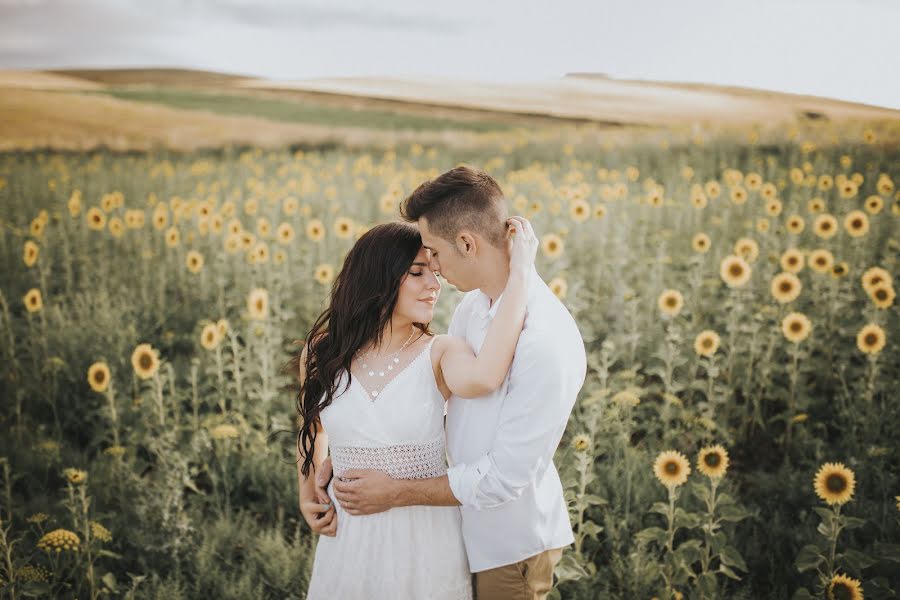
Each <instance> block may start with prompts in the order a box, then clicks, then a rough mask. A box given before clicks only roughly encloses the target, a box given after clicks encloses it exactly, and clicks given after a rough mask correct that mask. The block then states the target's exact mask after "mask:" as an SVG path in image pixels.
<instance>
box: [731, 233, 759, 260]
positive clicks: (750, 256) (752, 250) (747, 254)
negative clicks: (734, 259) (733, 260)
mask: <svg viewBox="0 0 900 600" xmlns="http://www.w3.org/2000/svg"><path fill="white" fill-rule="evenodd" d="M734 253H735V254H737V255H738V256H740V257H741V258H743V259H744V260H746V261H747V262H748V263H752V262H756V259H757V258H758V257H759V244H757V243H756V240H754V239H752V238H741V239H739V240H738V241H736V242H735V243H734Z"/></svg>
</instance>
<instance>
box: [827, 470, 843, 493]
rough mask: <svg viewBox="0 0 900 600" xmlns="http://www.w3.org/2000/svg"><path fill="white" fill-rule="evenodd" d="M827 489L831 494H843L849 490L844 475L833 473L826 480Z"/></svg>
mask: <svg viewBox="0 0 900 600" xmlns="http://www.w3.org/2000/svg"><path fill="white" fill-rule="evenodd" d="M825 487H827V488H828V491H830V492H835V493H838V492H843V491H844V490H845V489H847V480H846V479H845V478H844V476H843V475H840V474H838V473H833V474H831V475H829V476H828V478H827V479H826V480H825Z"/></svg>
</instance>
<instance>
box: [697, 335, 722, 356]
mask: <svg viewBox="0 0 900 600" xmlns="http://www.w3.org/2000/svg"><path fill="white" fill-rule="evenodd" d="M719 342H720V338H719V334H718V333H716V332H715V331H713V330H711V329H704V330H703V331H701V332H700V333H698V334H697V337H696V338H695V339H694V352H696V353H697V354H699V355H700V356H706V357H710V356H712V355H713V354H715V353H716V350H718V349H719Z"/></svg>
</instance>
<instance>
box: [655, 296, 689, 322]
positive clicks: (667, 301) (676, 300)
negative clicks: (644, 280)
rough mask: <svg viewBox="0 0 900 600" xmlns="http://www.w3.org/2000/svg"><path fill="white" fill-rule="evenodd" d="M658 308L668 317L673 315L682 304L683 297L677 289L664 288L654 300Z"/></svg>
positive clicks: (675, 314) (676, 313) (678, 310)
mask: <svg viewBox="0 0 900 600" xmlns="http://www.w3.org/2000/svg"><path fill="white" fill-rule="evenodd" d="M656 304H657V306H658V307H659V310H660V311H661V312H662V313H663V314H664V315H667V316H669V317H675V316H677V315H678V313H679V312H681V308H682V307H683V306H684V297H683V296H682V295H681V292H679V291H678V290H665V291H663V293H662V294H660V296H659V299H658V300H657V302H656Z"/></svg>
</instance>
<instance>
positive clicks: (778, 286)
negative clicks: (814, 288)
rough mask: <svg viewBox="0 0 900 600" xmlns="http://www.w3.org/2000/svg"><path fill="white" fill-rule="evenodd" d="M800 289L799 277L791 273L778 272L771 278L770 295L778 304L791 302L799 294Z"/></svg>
mask: <svg viewBox="0 0 900 600" xmlns="http://www.w3.org/2000/svg"><path fill="white" fill-rule="evenodd" d="M802 289H803V285H802V284H801V283H800V278H799V277H797V276H796V275H794V274H793V273H779V274H778V275H776V276H775V277H773V278H772V286H771V292H772V296H773V297H774V298H775V300H777V301H778V302H779V304H786V303H788V302H793V301H794V300H796V299H797V297H798V296H799V295H800V290H802Z"/></svg>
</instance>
